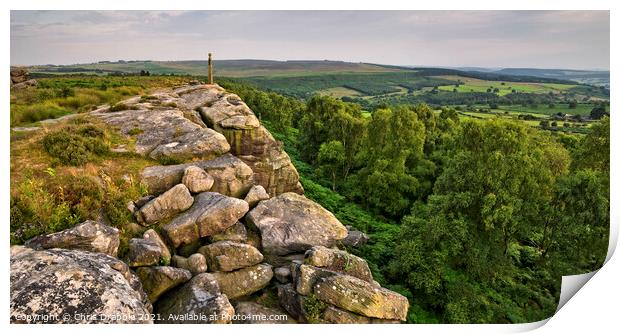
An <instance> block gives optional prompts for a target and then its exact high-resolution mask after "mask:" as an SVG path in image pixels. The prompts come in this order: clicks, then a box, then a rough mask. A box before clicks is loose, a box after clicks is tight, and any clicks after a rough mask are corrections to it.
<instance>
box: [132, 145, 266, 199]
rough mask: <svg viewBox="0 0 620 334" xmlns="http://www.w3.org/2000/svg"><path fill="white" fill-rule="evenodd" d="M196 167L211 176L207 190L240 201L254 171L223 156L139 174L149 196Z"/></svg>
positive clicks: (251, 182)
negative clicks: (188, 168)
mask: <svg viewBox="0 0 620 334" xmlns="http://www.w3.org/2000/svg"><path fill="white" fill-rule="evenodd" d="M189 166H197V167H199V168H202V169H203V170H205V171H206V172H207V173H208V174H209V175H211V176H212V177H213V186H212V187H211V189H210V191H214V192H218V193H220V194H222V195H225V196H231V197H237V198H240V197H242V196H244V195H245V194H246V193H247V192H248V191H249V190H250V188H251V187H252V186H253V185H254V172H253V171H252V169H251V168H250V167H249V166H248V165H246V164H245V163H244V162H243V161H241V160H240V159H239V158H237V157H235V156H233V155H231V154H224V155H222V156H220V157H217V158H215V159H212V160H207V161H198V162H192V163H187V164H181V165H169V166H151V167H146V168H145V169H144V170H143V171H142V172H141V174H140V175H141V180H142V182H143V183H144V184H145V185H146V186H147V188H148V190H149V192H150V193H151V194H161V193H163V192H164V191H166V190H168V189H170V188H171V187H173V186H174V185H175V184H179V183H181V182H182V180H183V174H184V173H185V169H186V168H187V167H189Z"/></svg>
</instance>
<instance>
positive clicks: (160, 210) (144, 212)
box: [137, 184, 194, 226]
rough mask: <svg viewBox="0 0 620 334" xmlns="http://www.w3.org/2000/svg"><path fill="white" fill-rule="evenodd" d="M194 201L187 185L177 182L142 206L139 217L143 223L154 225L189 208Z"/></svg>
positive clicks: (139, 220)
mask: <svg viewBox="0 0 620 334" xmlns="http://www.w3.org/2000/svg"><path fill="white" fill-rule="evenodd" d="M193 202H194V198H193V197H192V195H191V194H190V193H189V190H188V189H187V187H186V186H185V185H183V184H177V185H176V186H174V187H172V188H171V189H170V190H168V191H166V192H165V193H163V194H161V195H159V196H158V197H157V198H155V199H153V200H152V201H150V202H148V203H146V204H145V205H144V206H143V207H141V208H140V211H138V214H137V219H138V222H139V223H140V224H142V225H145V226H148V225H152V224H155V223H156V222H158V221H160V220H162V219H166V218H170V217H173V216H174V215H176V214H178V213H180V212H183V211H185V210H187V209H189V207H190V206H192V203H193Z"/></svg>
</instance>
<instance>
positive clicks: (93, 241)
mask: <svg viewBox="0 0 620 334" xmlns="http://www.w3.org/2000/svg"><path fill="white" fill-rule="evenodd" d="M119 243H120V239H119V231H118V229H116V228H114V227H111V226H108V225H105V224H103V223H101V222H99V221H94V220H87V221H85V222H83V223H81V224H78V225H76V226H74V227H72V228H69V229H66V230H64V231H60V232H56V233H52V234H48V235H42V236H38V237H34V238H32V239H30V240H28V241H26V243H25V246H27V247H30V248H33V249H39V250H40V249H49V248H65V249H79V250H85V251H89V252H95V253H104V254H108V255H111V256H116V254H117V252H118V245H119Z"/></svg>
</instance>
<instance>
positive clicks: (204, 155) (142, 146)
mask: <svg viewBox="0 0 620 334" xmlns="http://www.w3.org/2000/svg"><path fill="white" fill-rule="evenodd" d="M131 102H132V101H131V100H129V101H123V102H120V104H122V105H126V106H127V107H128V108H132V109H128V110H121V111H109V109H103V110H96V111H94V112H92V115H93V116H95V117H98V118H100V119H102V120H103V121H105V122H106V123H108V124H111V125H113V126H115V127H117V128H118V129H119V131H120V132H121V133H123V134H125V135H127V136H135V138H136V144H135V148H134V150H135V152H136V153H138V154H140V155H144V156H149V157H151V158H153V159H165V158H167V159H170V160H179V161H182V160H190V159H193V158H198V159H212V158H215V157H217V156H220V155H222V154H224V153H226V152H228V151H229V150H230V145H229V144H228V142H227V141H226V138H225V137H224V136H223V135H222V134H220V133H218V132H216V131H214V130H213V129H209V128H205V127H201V126H200V125H198V124H196V123H195V122H192V121H191V120H190V119H188V118H187V117H185V112H184V111H183V110H179V109H171V108H163V109H154V107H153V106H152V105H151V104H150V103H148V104H147V103H136V104H132V103H131ZM134 108H135V109H136V110H133V109H134Z"/></svg>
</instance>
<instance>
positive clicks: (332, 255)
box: [11, 84, 408, 323]
mask: <svg viewBox="0 0 620 334" xmlns="http://www.w3.org/2000/svg"><path fill="white" fill-rule="evenodd" d="M93 114H94V115H95V116H97V117H100V118H101V119H103V120H104V121H106V122H108V123H110V124H112V125H114V126H116V127H118V128H119V129H120V131H121V132H122V133H124V134H126V135H128V136H134V137H136V138H135V142H136V145H135V149H136V151H137V152H138V153H139V154H142V155H145V156H150V157H151V158H154V159H158V160H160V161H159V162H160V163H161V164H168V163H176V162H175V161H189V162H187V163H182V164H176V165H166V166H151V167H147V168H145V169H144V170H143V171H142V173H141V182H142V184H143V185H145V186H146V187H147V188H148V192H149V195H148V196H145V197H141V198H138V199H135V200H131V201H128V202H127V210H128V212H129V213H131V214H132V215H133V216H134V217H136V220H137V221H138V222H139V223H140V224H137V223H130V224H127V225H125V226H123V227H122V229H123V232H124V237H125V236H129V237H130V238H131V239H129V242H128V244H127V248H126V249H127V252H125V251H123V260H124V261H126V262H127V263H128V264H129V265H130V266H131V267H132V268H133V269H134V270H135V272H136V275H134V274H132V272H131V271H130V270H129V267H128V266H127V265H126V264H125V263H123V262H121V261H120V260H117V259H115V258H112V257H110V256H107V255H104V254H98V253H91V252H82V251H78V250H59V249H53V250H49V251H41V252H48V253H37V254H47V255H44V256H43V255H41V256H42V260H41V261H39V262H36V263H35V264H28V265H24V264H21V265H20V266H18V267H17V269H16V270H15V272H16V273H17V274H18V275H19V276H16V277H15V279H16V281H18V282H19V280H20V279H22V278H23V277H26V276H27V275H32V276H33V277H35V278H33V279H32V280H31V281H29V283H28V284H26V285H25V286H26V288H22V287H18V289H17V291H26V290H24V289H31V290H32V291H35V292H36V293H35V294H34V295H35V297H34V298H39V299H35V300H34V302H33V301H32V300H28V299H27V298H32V297H31V296H29V295H27V294H26V293H25V292H20V295H19V297H16V301H15V307H13V304H12V308H11V312H12V314H13V313H15V314H22V313H27V312H30V313H37V312H38V313H42V312H43V311H47V309H46V308H48V307H51V308H53V309H54V310H55V311H54V312H56V311H57V310H58V309H61V310H63V309H67V310H73V309H71V308H70V307H72V306H73V305H78V306H79V305H80V303H82V301H81V300H74V299H72V298H75V296H74V295H77V296H81V297H82V298H84V299H85V300H86V303H88V305H84V306H83V307H84V308H85V309H88V308H89V307H91V308H92V309H94V310H95V312H100V313H101V314H108V313H106V312H112V311H113V312H116V310H117V309H118V311H119V312H123V316H124V318H123V319H126V314H130V315H131V314H132V312H134V313H140V312H142V311H145V313H146V312H149V313H150V311H151V308H150V305H151V304H150V302H153V303H155V313H157V314H158V315H159V316H158V317H157V318H156V319H157V321H158V322H163V323H230V322H231V321H232V322H235V323H282V322H290V321H294V320H297V321H299V322H312V323H392V322H399V321H401V320H402V319H404V317H405V316H406V314H407V308H408V304H407V299H406V298H405V297H403V296H401V295H399V294H397V293H394V292H392V291H389V290H387V289H384V288H381V286H380V285H379V284H378V283H377V282H376V281H374V279H373V277H372V274H371V272H370V269H369V267H368V264H367V263H366V261H365V260H364V259H362V258H360V257H357V256H354V255H352V254H349V253H348V252H346V251H345V250H340V249H338V248H336V247H341V246H342V245H345V246H356V245H361V244H363V243H364V242H366V241H367V236H365V235H364V234H363V233H361V232H359V231H356V230H354V229H351V228H345V227H344V226H343V225H342V224H341V223H340V222H339V221H338V219H336V217H335V216H334V215H333V214H331V213H330V212H329V211H327V210H325V209H324V208H323V207H321V206H320V205H319V204H317V203H315V202H313V201H311V200H309V199H307V198H305V197H304V196H303V195H300V194H298V193H301V192H302V189H301V187H300V186H299V183H298V175H297V172H296V171H295V168H294V167H293V165H292V164H291V162H290V159H289V157H288V155H286V153H285V152H284V151H283V150H282V148H281V146H280V144H279V143H278V142H276V141H275V140H274V139H273V137H272V136H271V134H269V132H268V131H267V130H266V129H265V128H264V127H262V126H261V125H260V122H259V121H258V119H257V118H256V117H255V116H254V114H253V113H252V111H251V110H250V109H249V108H248V107H247V106H246V105H245V104H244V103H243V101H241V100H240V99H239V98H238V97H237V96H236V95H234V94H229V93H227V92H225V91H224V90H222V89H221V88H220V87H219V86H216V85H200V84H193V85H191V86H184V87H180V88H178V89H175V90H166V91H162V92H160V93H156V94H153V95H152V96H143V97H136V98H131V99H128V100H126V101H124V102H123V103H120V104H118V105H115V106H113V107H112V108H110V107H106V108H101V109H99V110H97V111H95V112H94V113H93ZM174 127H176V129H174V131H173V130H171V128H174ZM218 136H219V137H218ZM222 138H223V139H224V141H223V142H222V141H221V139H222ZM226 145H228V146H226ZM130 149H133V146H131V145H130V146H128V147H125V148H124V150H125V151H127V150H130ZM229 149H230V152H229V153H225V152H227V151H228V150H229ZM190 160H191V161H190ZM151 225H152V226H153V227H152V229H149V227H148V226H151ZM147 229H148V230H147ZM145 230H146V231H145ZM158 232H161V233H162V235H161V236H160V234H159V233H158ZM356 232H359V233H356ZM123 240H125V239H124V238H123ZM118 244H119V232H118V230H116V229H114V228H111V227H108V226H106V225H103V224H102V223H98V222H90V221H89V222H85V223H83V224H80V225H78V226H76V227H74V228H72V229H69V230H66V231H62V232H58V233H54V234H51V235H48V236H43V237H38V238H35V239H33V240H30V241H29V242H28V245H29V246H30V247H33V248H37V249H45V248H52V247H62V248H73V249H85V250H89V251H94V252H102V253H106V254H111V255H115V254H116V253H117V248H118ZM16 249H25V248H16ZM20 252H21V251H20ZM23 252H25V253H27V252H37V251H34V250H30V249H26V250H25V251H23ZM59 252H60V253H59ZM63 252H69V253H63ZM71 252H81V253H79V254H77V253H75V254H74V253H71ZM82 253H83V254H82ZM49 254H52V255H49ZM59 254H61V255H62V256H61V255H59ZM172 254H174V256H173V255H172ZM58 257H60V258H61V260H57V258H58ZM50 258H51V260H50ZM78 258H79V260H78ZM37 261H38V260H37ZM92 261H97V262H99V265H100V266H97V265H94V264H92V265H91V264H90V262H92ZM56 262H59V263H61V264H63V265H64V264H66V266H56ZM168 265H170V266H168ZM80 266H81V267H80ZM105 266H107V267H105ZM22 267H24V268H22ZM48 267H50V268H53V270H57V271H58V274H57V276H56V277H51V276H49V275H51V274H48V273H45V274H44V276H42V277H39V271H40V269H41V268H43V270H44V271H45V270H47V268H48ZM82 267H85V268H82ZM274 268H275V270H274ZM49 270H52V269H49ZM114 270H115V272H113V271H114ZM11 271H12V272H11V275H12V283H13V274H14V273H13V272H14V270H13V267H12V270H11ZM207 271H210V273H207ZM117 274H118V275H117ZM46 275H47V276H46ZM119 275H120V276H119ZM66 277H70V279H68V278H66ZM84 277H87V278H86V279H83V278H84ZM274 277H275V280H272V278H274ZM120 278H122V279H123V280H119V279H120ZM35 279H36V280H39V279H40V280H49V281H50V283H49V284H50V285H49V286H47V284H48V282H47V281H45V282H44V283H40V284H43V285H44V289H43V290H42V291H44V292H43V295H42V297H41V296H37V293H39V292H38V291H39V290H37V289H39V286H38V285H36V284H39V283H35ZM96 281H97V282H96ZM99 281H100V282H99ZM76 282H77V283H76ZM82 284H84V286H85V287H86V292H84V291H82V290H79V291H77V289H78V286H81V285H82ZM117 285H118V286H117ZM67 287H68V288H67ZM127 287H129V289H130V290H127ZM65 288H67V289H68V292H69V295H67V296H64V295H63V293H65V291H62V290H63V289H65ZM108 289H109V290H111V292H107V290H108ZM275 290H278V301H279V304H280V305H279V306H278V305H274V301H273V293H274V291H275ZM49 291H52V292H49ZM121 292H122V293H123V294H121ZM107 293H111V297H107V295H106V294H107ZM54 294H57V295H58V296H61V297H59V298H60V299H58V300H55V299H54V298H56V296H57V295H54ZM90 294H93V295H92V296H87V295H90ZM101 294H103V296H106V297H105V299H104V298H103V297H98V296H99V295H101ZM121 295H122V297H123V298H122V299H121V297H119V296H121ZM41 298H48V299H49V298H52V300H41ZM97 298H99V299H97ZM125 298H126V299H127V301H125ZM65 299H66V300H67V301H66V302H65ZM229 300H231V301H233V303H234V305H235V308H236V312H237V316H238V317H236V318H233V315H235V309H234V308H233V306H232V305H231V302H230V301H229ZM149 301H150V302H149ZM125 302H126V303H125ZM12 303H13V294H12ZM119 303H120V304H119ZM91 304H92V305H95V306H92V305H91ZM33 305H34V306H35V307H36V309H32V307H33ZM58 305H60V306H58ZM79 307H82V306H79ZM110 309H111V310H112V311H109V310H110ZM42 310H43V311H42ZM19 312H22V313H19ZM63 312H64V311H63ZM285 312H286V313H285ZM38 313H37V314H38ZM288 316H290V317H288ZM143 318H144V319H145V321H147V322H148V321H150V320H149V318H148V317H143ZM15 319H16V320H17V319H18V318H17V316H16V317H15ZM20 319H21V315H20ZM26 319H27V318H26ZM31 319H32V318H31Z"/></svg>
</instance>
